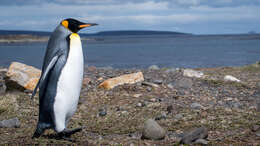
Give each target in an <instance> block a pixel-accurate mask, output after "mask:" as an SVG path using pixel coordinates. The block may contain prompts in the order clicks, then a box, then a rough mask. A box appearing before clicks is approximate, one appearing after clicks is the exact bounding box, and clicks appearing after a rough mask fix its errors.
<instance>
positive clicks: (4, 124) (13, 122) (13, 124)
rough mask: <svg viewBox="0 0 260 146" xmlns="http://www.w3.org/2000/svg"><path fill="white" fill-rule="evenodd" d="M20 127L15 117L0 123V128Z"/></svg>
mask: <svg viewBox="0 0 260 146" xmlns="http://www.w3.org/2000/svg"><path fill="white" fill-rule="evenodd" d="M18 127H20V121H19V119H18V118H17V117H15V118H12V119H9V120H3V121H0V128H18Z"/></svg>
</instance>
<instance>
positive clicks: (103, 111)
mask: <svg viewBox="0 0 260 146" xmlns="http://www.w3.org/2000/svg"><path fill="white" fill-rule="evenodd" d="M106 115H107V110H106V108H101V109H99V116H101V117H104V116H106Z"/></svg>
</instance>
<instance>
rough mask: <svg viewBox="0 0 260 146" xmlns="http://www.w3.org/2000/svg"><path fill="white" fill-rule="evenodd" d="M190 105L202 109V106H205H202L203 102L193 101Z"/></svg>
mask: <svg viewBox="0 0 260 146" xmlns="http://www.w3.org/2000/svg"><path fill="white" fill-rule="evenodd" d="M190 107H191V108H192V109H201V108H203V106H202V105H201V104H199V103H197V102H194V103H192V104H191V105H190Z"/></svg>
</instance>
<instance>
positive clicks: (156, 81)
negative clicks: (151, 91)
mask: <svg viewBox="0 0 260 146" xmlns="http://www.w3.org/2000/svg"><path fill="white" fill-rule="evenodd" d="M153 82H154V83H155V84H162V83H163V80H154V81H153Z"/></svg>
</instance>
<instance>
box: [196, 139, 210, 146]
mask: <svg viewBox="0 0 260 146" xmlns="http://www.w3.org/2000/svg"><path fill="white" fill-rule="evenodd" d="M194 144H201V145H207V144H209V141H207V140H205V139H197V140H196V141H195V142H194Z"/></svg>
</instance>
